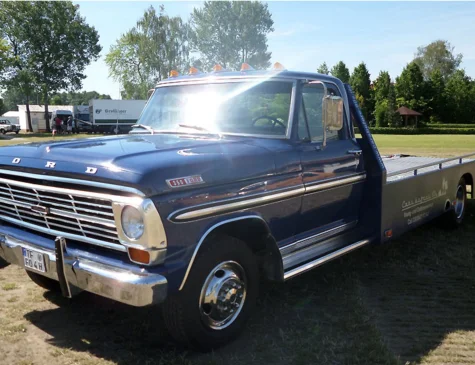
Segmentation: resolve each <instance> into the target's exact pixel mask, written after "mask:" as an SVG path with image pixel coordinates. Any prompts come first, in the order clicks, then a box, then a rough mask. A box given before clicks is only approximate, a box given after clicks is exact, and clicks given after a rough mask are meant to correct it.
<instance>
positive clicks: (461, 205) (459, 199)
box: [455, 185, 465, 219]
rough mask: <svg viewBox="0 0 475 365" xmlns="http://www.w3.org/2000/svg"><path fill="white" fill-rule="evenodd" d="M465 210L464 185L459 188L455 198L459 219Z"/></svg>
mask: <svg viewBox="0 0 475 365" xmlns="http://www.w3.org/2000/svg"><path fill="white" fill-rule="evenodd" d="M464 210H465V194H464V190H463V187H462V185H459V186H458V187H457V194H456V196H455V215H456V217H457V219H460V218H462V215H463V212H464Z"/></svg>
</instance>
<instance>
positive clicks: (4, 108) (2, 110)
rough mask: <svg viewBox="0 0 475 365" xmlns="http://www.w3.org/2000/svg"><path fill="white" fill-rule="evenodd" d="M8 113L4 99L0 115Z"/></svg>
mask: <svg viewBox="0 0 475 365" xmlns="http://www.w3.org/2000/svg"><path fill="white" fill-rule="evenodd" d="M7 111H8V109H7V108H6V106H5V104H4V103H3V99H0V115H3V114H4V113H5V112H7Z"/></svg>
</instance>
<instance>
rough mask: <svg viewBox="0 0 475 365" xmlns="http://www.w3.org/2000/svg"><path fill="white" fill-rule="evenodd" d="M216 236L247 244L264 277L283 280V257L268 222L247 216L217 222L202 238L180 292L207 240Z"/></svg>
mask: <svg viewBox="0 0 475 365" xmlns="http://www.w3.org/2000/svg"><path fill="white" fill-rule="evenodd" d="M215 234H216V235H219V234H224V235H228V236H232V237H235V238H237V239H239V240H241V241H243V242H244V243H246V244H247V245H248V247H249V248H250V249H251V250H252V251H253V252H254V254H256V255H257V257H258V265H259V269H260V270H261V273H262V274H263V275H264V277H266V278H267V279H269V280H272V281H282V280H283V277H284V268H283V263H282V256H281V254H280V251H279V248H278V246H277V242H276V241H275V239H274V237H273V236H272V234H271V232H270V229H269V226H268V225H267V222H266V221H265V220H264V218H262V217H261V216H259V215H246V216H241V217H235V218H230V219H226V220H223V221H220V222H217V223H216V224H214V225H212V226H211V227H210V228H209V229H208V230H207V231H206V232H205V233H204V234H203V235H202V236H201V238H200V240H199V242H198V244H197V245H196V248H195V250H194V252H193V255H192V257H191V259H190V262H189V263H188V267H187V269H186V272H185V276H184V277H183V280H182V282H181V285H180V287H179V290H182V289H183V287H184V286H185V283H186V280H187V278H188V275H189V273H190V271H191V268H192V266H193V263H194V261H195V259H196V256H197V255H198V252H199V250H200V249H201V247H203V245H205V244H206V240H207V238H209V237H211V236H212V235H215Z"/></svg>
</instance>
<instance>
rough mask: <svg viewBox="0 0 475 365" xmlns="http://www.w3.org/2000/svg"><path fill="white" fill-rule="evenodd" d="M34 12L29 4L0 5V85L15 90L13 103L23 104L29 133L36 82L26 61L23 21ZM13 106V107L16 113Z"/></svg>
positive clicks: (26, 46) (27, 60) (28, 54)
mask: <svg viewBox="0 0 475 365" xmlns="http://www.w3.org/2000/svg"><path fill="white" fill-rule="evenodd" d="M32 11H33V4H32V3H31V2H26V1H25V2H2V3H0V35H1V36H2V43H3V50H4V51H5V52H2V57H1V58H2V67H3V72H2V73H1V77H0V83H1V85H2V86H3V87H4V88H7V89H12V88H13V89H16V93H15V96H16V101H19V102H20V103H23V101H24V103H25V104H26V111H27V120H28V130H29V131H31V130H32V125H31V115H30V107H29V99H30V96H31V94H32V92H33V90H34V88H35V78H34V75H33V74H32V72H31V68H30V65H29V59H30V57H31V48H30V47H29V45H28V39H27V35H26V33H25V32H26V29H27V28H28V27H25V26H24V23H23V20H24V17H25V16H26V15H27V14H30V13H31V12H32ZM16 105H17V104H14V105H13V107H14V109H16Z"/></svg>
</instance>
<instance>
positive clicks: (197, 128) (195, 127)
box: [178, 124, 221, 138]
mask: <svg viewBox="0 0 475 365" xmlns="http://www.w3.org/2000/svg"><path fill="white" fill-rule="evenodd" d="M178 126H179V127H182V128H190V129H196V130H197V131H201V132H206V133H209V134H216V135H218V137H219V138H221V134H220V133H218V132H212V131H210V130H209V129H206V128H205V127H202V126H200V125H194V124H178Z"/></svg>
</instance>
